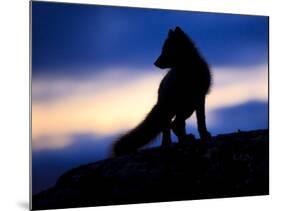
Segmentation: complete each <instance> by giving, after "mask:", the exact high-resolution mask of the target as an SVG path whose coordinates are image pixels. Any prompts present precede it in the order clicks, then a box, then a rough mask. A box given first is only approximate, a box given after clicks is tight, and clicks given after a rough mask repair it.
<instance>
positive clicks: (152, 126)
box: [113, 104, 167, 155]
mask: <svg viewBox="0 0 281 211" xmlns="http://www.w3.org/2000/svg"><path fill="white" fill-rule="evenodd" d="M165 113H166V112H165V109H164V110H163V109H162V108H161V107H160V106H159V105H158V104H156V105H155V106H154V107H153V108H152V110H151V111H150V112H149V113H148V115H147V116H146V118H145V119H144V120H143V121H142V122H141V123H140V124H139V125H138V126H137V127H136V128H134V129H133V130H131V131H130V132H128V133H127V134H125V135H123V136H122V137H120V138H119V140H117V141H116V142H115V144H114V146H113V153H114V154H115V155H122V154H128V153H131V152H134V151H136V150H137V149H138V148H140V147H142V146H144V145H145V144H147V143H149V142H150V141H151V140H153V139H154V138H155V137H156V136H157V135H158V134H159V133H160V132H161V130H162V128H163V126H164V122H165V120H167V115H166V114H165Z"/></svg>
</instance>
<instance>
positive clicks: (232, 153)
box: [32, 130, 269, 210]
mask: <svg viewBox="0 0 281 211" xmlns="http://www.w3.org/2000/svg"><path fill="white" fill-rule="evenodd" d="M268 135H269V134H268V130H256V131H249V132H242V131H238V132H236V133H231V134H224V135H218V136H215V137H213V138H212V140H211V141H208V142H204V141H199V140H197V141H193V142H186V144H173V145H171V146H169V147H165V148H163V147H162V148H161V147H156V148H151V149H146V150H141V151H139V152H138V153H134V154H130V155H126V156H120V157H115V158H110V159H106V160H103V161H99V162H95V163H91V164H88V165H84V166H80V167H78V168H75V169H72V170H70V171H68V172H66V173H65V174H63V175H62V176H61V177H60V178H59V179H58V181H57V183H56V185H55V186H54V187H52V188H50V189H48V190H46V191H43V192H41V193H39V194H36V195H34V196H33V197H32V198H33V201H32V205H33V206H32V209H33V210H34V209H55V208H70V207H82V206H101V205H114V204H128V203H143V202H160V201H174V200H190V199H206V198H217V197H236V196H250V195H265V194H268V193H269V138H268Z"/></svg>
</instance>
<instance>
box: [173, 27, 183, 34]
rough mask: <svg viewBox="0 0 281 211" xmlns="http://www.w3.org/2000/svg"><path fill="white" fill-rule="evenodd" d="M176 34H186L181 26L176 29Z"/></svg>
mask: <svg viewBox="0 0 281 211" xmlns="http://www.w3.org/2000/svg"><path fill="white" fill-rule="evenodd" d="M175 32H176V33H178V34H184V32H183V30H181V28H180V27H179V26H177V27H176V29H175Z"/></svg>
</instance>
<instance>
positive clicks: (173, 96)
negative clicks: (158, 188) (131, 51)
mask: <svg viewBox="0 0 281 211" xmlns="http://www.w3.org/2000/svg"><path fill="white" fill-rule="evenodd" d="M154 64H155V66H157V67H159V68H160V69H166V68H170V70H169V71H168V73H167V74H166V75H165V77H164V78H163V80H162V81H161V83H160V86H159V89H158V100H157V103H156V105H154V107H153V108H152V110H151V111H150V112H149V113H148V115H147V116H146V118H145V119H144V120H143V121H142V122H141V123H140V124H139V125H138V126H137V127H136V128H134V129H133V130H131V131H130V132H128V133H127V134H125V135H123V136H122V137H120V138H119V140H117V142H116V143H115V144H114V146H113V152H114V153H115V154H116V155H122V154H127V153H131V152H134V151H136V150H137V149H138V148H140V147H142V146H143V145H145V144H147V143H149V142H150V141H151V140H153V139H154V138H155V137H156V136H157V135H158V134H159V133H161V132H162V145H169V144H170V143H171V129H172V130H173V132H174V133H175V134H176V136H177V137H178V141H179V142H180V143H181V142H183V141H185V140H186V139H187V137H188V135H187V134H186V131H185V120H186V119H187V118H189V117H190V116H191V115H192V113H193V112H194V111H195V112H196V117H197V125H198V131H199V135H200V138H201V140H202V139H203V140H207V139H210V138H211V134H210V133H209V132H208V130H207V127H206V121H205V97H206V95H207V94H208V92H209V89H210V86H211V74H210V70H209V67H208V64H207V63H206V61H205V60H204V59H203V58H202V57H201V55H200V54H199V52H198V50H197V49H196V47H195V46H194V44H193V42H192V41H191V39H190V38H189V37H188V36H187V35H186V34H185V33H184V32H183V31H182V30H181V28H180V27H176V28H175V30H172V29H170V30H169V32H168V37H167V39H166V40H165V42H164V45H163V48H162V53H161V55H160V56H159V58H158V59H157V60H156V61H155V63H154ZM190 137H191V136H190Z"/></svg>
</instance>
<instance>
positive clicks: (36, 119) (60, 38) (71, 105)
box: [32, 2, 268, 192]
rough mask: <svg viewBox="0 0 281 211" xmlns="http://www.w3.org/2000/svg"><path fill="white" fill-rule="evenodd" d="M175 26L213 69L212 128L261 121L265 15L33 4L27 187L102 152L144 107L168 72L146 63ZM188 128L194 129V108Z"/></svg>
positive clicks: (43, 184)
mask: <svg viewBox="0 0 281 211" xmlns="http://www.w3.org/2000/svg"><path fill="white" fill-rule="evenodd" d="M176 26H180V27H181V28H182V29H183V30H184V31H185V32H186V33H187V34H188V35H189V36H190V37H191V38H192V40H193V41H194V43H195V44H196V46H197V47H198V49H199V51H200V52H201V54H202V55H203V57H204V58H205V59H206V61H207V62H208V63H209V65H210V67H211V70H212V75H213V87H212V89H211V93H210V94H209V95H208V96H207V104H206V110H207V126H208V128H209V130H210V132H211V133H212V134H213V135H216V134H220V133H228V132H234V131H237V130H238V129H240V130H253V129H261V128H268V17H263V16H245V15H231V14H215V13H200V12H184V11H170V10H157V9H141V8H122V7H105V6H94V5H79V4H61V3H43V2H33V3H32V151H33V191H34V192H38V191H40V190H42V189H44V188H47V187H49V186H50V185H51V184H54V182H55V180H56V178H57V177H58V176H59V175H60V174H61V173H63V172H64V171H65V170H67V169H69V168H72V167H74V166H77V165H81V164H83V163H87V162H92V161H95V160H99V159H103V158H106V157H107V156H108V151H109V150H110V146H111V143H112V141H114V140H115V139H116V137H118V136H119V134H120V133H122V132H124V131H127V130H130V129H132V128H133V127H134V126H135V125H137V124H138V123H139V122H140V121H141V120H142V119H143V117H144V116H145V115H146V113H148V112H149V110H150V109H151V107H152V106H153V104H154V103H155V102H156V98H157V88H158V85H159V83H160V81H161V79H162V78H163V76H164V75H165V73H166V71H163V70H159V69H157V68H156V67H154V66H153V62H154V61H155V59H156V58H157V57H158V56H159V54H160V51H161V48H162V44H163V42H164V40H165V38H166V36H167V33H168V30H169V29H170V28H175V27H176ZM140 102H141V103H140ZM186 129H187V131H188V132H192V133H194V134H195V135H198V132H197V129H196V120H195V118H194V116H193V117H192V118H191V119H189V120H187V128H186ZM155 143H156V144H159V140H158V141H156V142H155ZM72 155H73V156H72ZM46 172H47V173H46Z"/></svg>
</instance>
